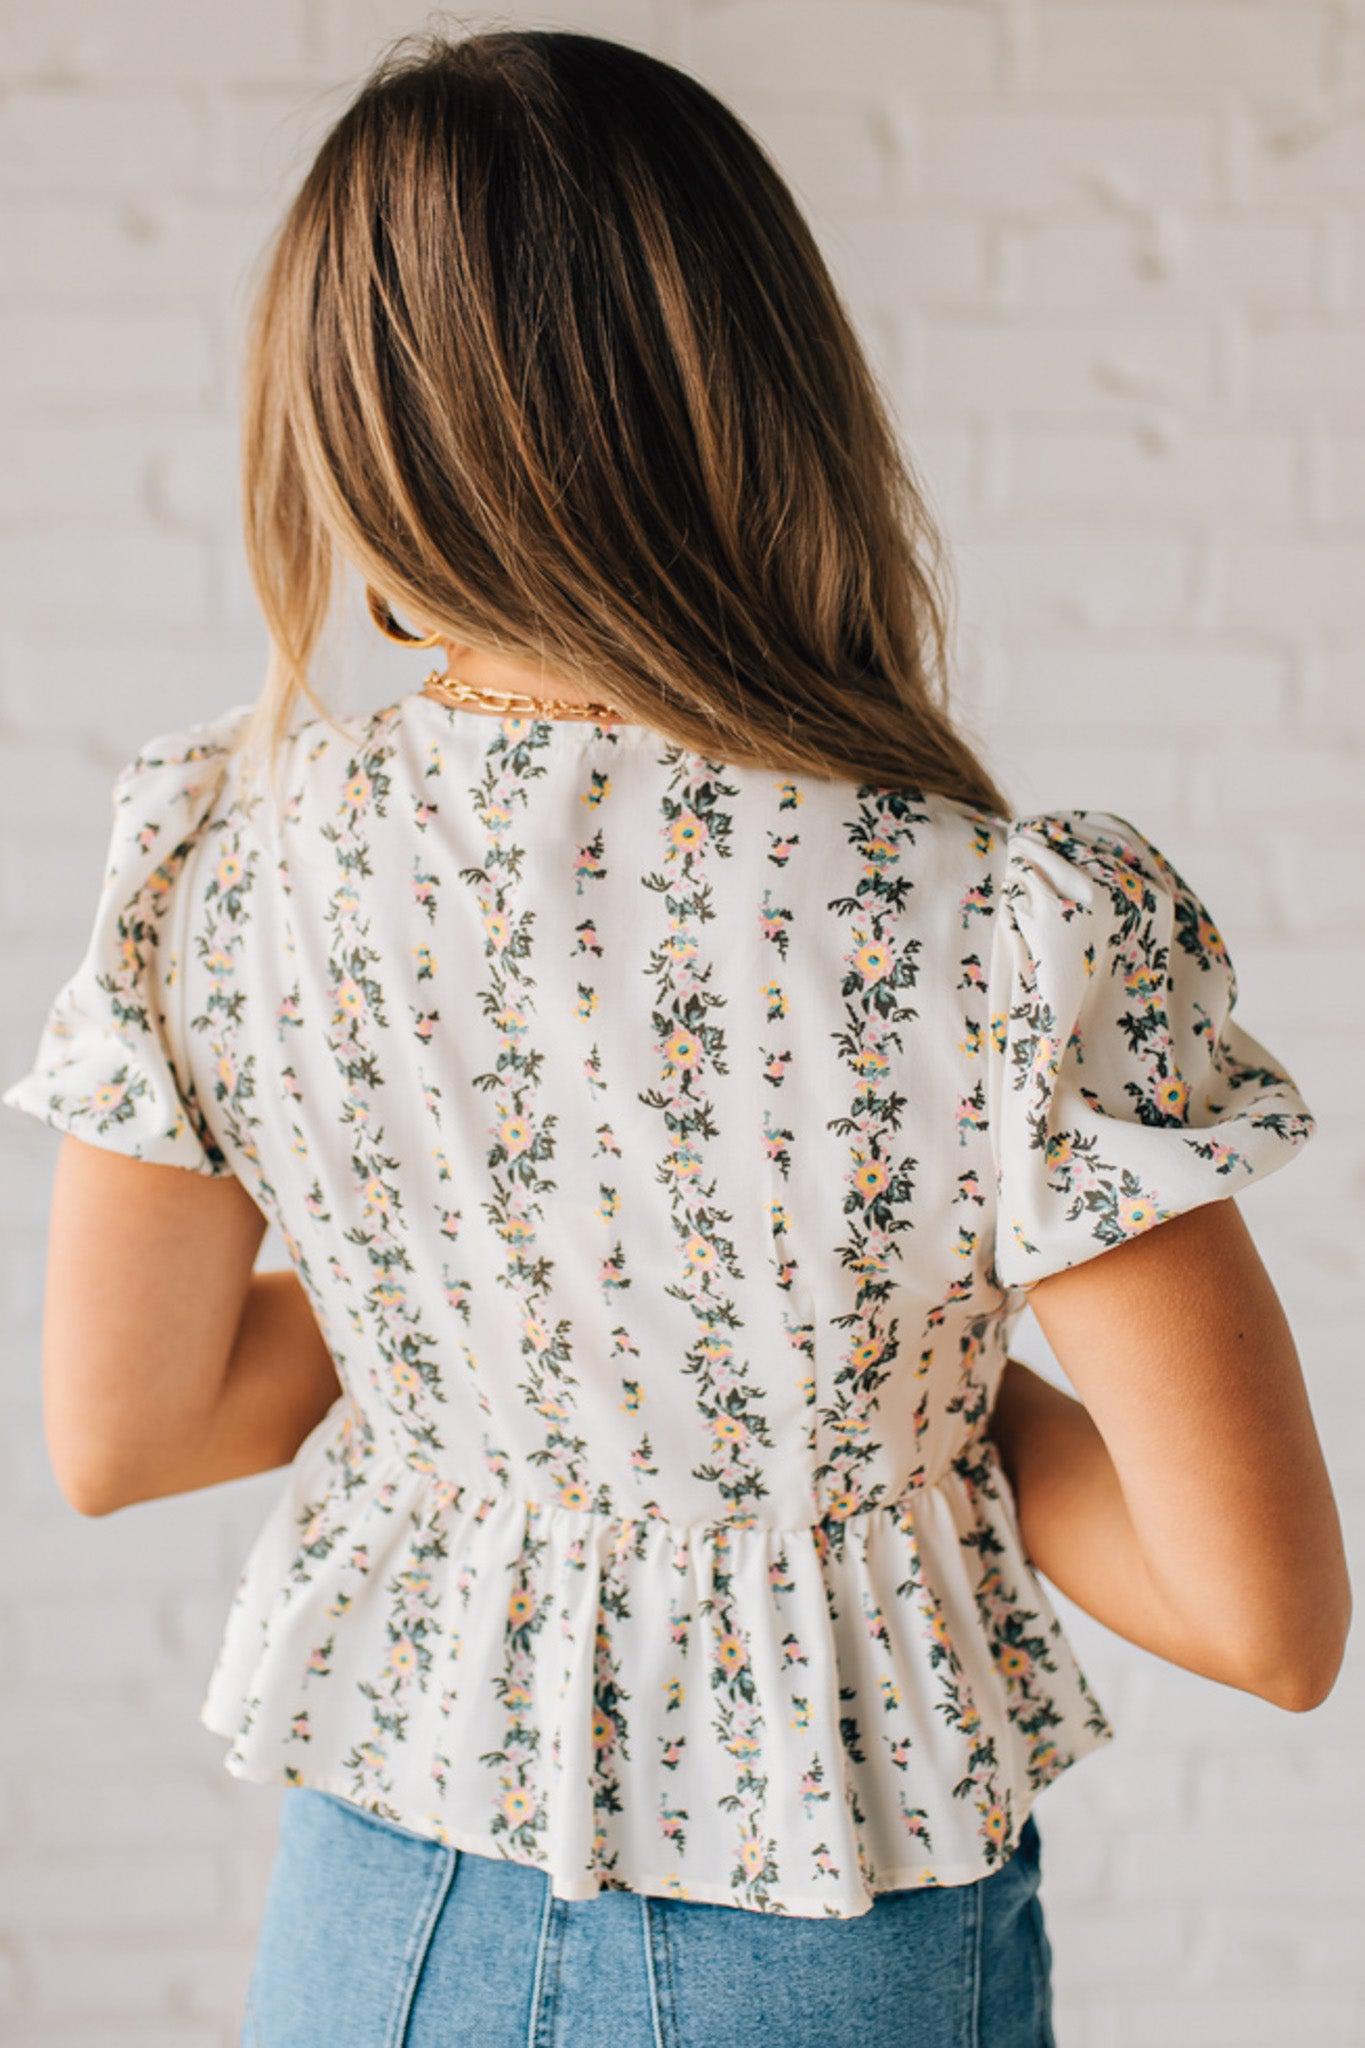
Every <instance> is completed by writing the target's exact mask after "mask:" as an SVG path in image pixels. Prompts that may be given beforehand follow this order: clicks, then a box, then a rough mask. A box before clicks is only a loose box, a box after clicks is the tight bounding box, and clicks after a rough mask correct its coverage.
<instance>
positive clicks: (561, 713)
mask: <svg viewBox="0 0 1365 2048" xmlns="http://www.w3.org/2000/svg"><path fill="white" fill-rule="evenodd" d="M422 694H423V696H426V697H434V698H435V700H436V702H437V703H438V704H452V705H460V704H477V705H479V706H481V707H482V708H483V709H484V710H485V711H507V712H511V713H512V714H513V715H520V714H523V713H525V714H526V715H528V716H530V717H532V718H582V719H592V720H593V721H594V722H595V723H596V724H597V725H616V724H618V723H619V722H620V720H621V713H620V712H619V711H614V710H613V709H612V707H611V706H610V705H609V704H595V703H587V704H584V703H582V702H575V701H574V700H572V699H570V698H561V697H527V696H524V695H522V694H521V693H520V692H519V691H506V692H504V691H501V690H485V689H481V688H480V687H479V685H478V684H477V683H465V682H461V680H460V678H459V677H458V676H453V675H452V674H451V673H450V671H449V669H446V670H444V671H442V670H441V669H438V668H434V669H433V670H432V671H431V674H430V675H429V676H428V677H427V678H426V681H425V682H424V683H423V684H422Z"/></svg>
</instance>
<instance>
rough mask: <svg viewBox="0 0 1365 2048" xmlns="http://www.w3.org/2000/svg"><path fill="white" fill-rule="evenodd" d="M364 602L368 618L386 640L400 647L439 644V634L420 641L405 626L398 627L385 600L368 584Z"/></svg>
mask: <svg viewBox="0 0 1365 2048" xmlns="http://www.w3.org/2000/svg"><path fill="white" fill-rule="evenodd" d="M365 602H366V604H367V605H368V606H369V612H370V617H371V618H372V619H373V620H374V622H375V624H376V626H378V628H379V630H380V632H381V633H382V634H383V635H384V638H385V639H386V640H395V641H397V643H398V645H399V646H400V647H436V646H438V645H439V644H440V641H441V638H442V636H441V634H439V633H428V634H427V636H426V638H425V639H422V638H420V637H419V635H418V634H416V633H409V632H408V630H407V628H406V627H405V626H400V625H399V623H398V621H397V619H396V618H395V617H394V615H393V613H392V612H391V611H390V610H389V607H388V602H387V600H386V599H385V598H383V597H381V596H380V594H379V592H378V591H377V590H375V589H374V588H373V587H372V585H370V584H368V583H367V584H366V585H365Z"/></svg>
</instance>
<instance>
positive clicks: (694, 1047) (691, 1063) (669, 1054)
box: [664, 1030, 701, 1067]
mask: <svg viewBox="0 0 1365 2048" xmlns="http://www.w3.org/2000/svg"><path fill="white" fill-rule="evenodd" d="M664 1058H665V1059H666V1060H667V1061H668V1064H669V1066H670V1067H695V1066H696V1064H697V1061H698V1060H699V1059H700V1058H701V1040H700V1039H699V1038H698V1037H697V1036H696V1034H695V1032H692V1031H681V1030H679V1031H675V1032H674V1033H673V1035H672V1037H671V1038H668V1039H666V1040H665V1041H664Z"/></svg>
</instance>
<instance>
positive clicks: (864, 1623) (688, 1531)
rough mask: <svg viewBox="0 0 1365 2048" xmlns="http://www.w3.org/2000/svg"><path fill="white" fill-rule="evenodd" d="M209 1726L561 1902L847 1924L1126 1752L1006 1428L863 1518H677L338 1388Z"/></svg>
mask: <svg viewBox="0 0 1365 2048" xmlns="http://www.w3.org/2000/svg"><path fill="white" fill-rule="evenodd" d="M955 1613H956V1614H972V1615H974V1616H975V1618H976V1622H977V1624H978V1625H977V1626H975V1627H973V1628H971V1629H965V1628H959V1629H957V1630H954V1629H953V1627H952V1625H951V1624H950V1621H949V1616H950V1615H952V1614H955ZM343 1646H344V1654H343ZM343 1674H344V1675H343ZM873 1703H875V1704H873ZM855 1705H856V1706H859V1708H860V1710H859V1711H857V1712H854V1711H853V1708H854V1706H855ZM199 1718H200V1720H201V1722H202V1723H203V1725H204V1726H205V1727H207V1728H208V1729H210V1730H211V1731H212V1732H214V1733H215V1734H218V1735H220V1736H222V1737H224V1738H226V1739H227V1740H228V1743H229V1748H228V1750H227V1752H226V1754H225V1756H224V1759H223V1762H224V1766H225V1768H226V1769H227V1770H228V1771H229V1772H230V1773H231V1774H232V1775H233V1776H235V1777H238V1778H243V1779H248V1780H252V1781H254V1782H257V1783H262V1784H281V1785H309V1786H313V1787H315V1788H317V1789H319V1790H322V1791H326V1792H330V1793H332V1794H334V1795H337V1796H339V1797H341V1798H343V1799H346V1800H349V1801H351V1802H352V1803H354V1804H356V1805H358V1806H361V1807H363V1808H365V1809H366V1810H368V1811H370V1812H372V1813H374V1814H375V1815H377V1816H379V1817H380V1818H383V1819H386V1820H389V1821H392V1822H394V1823H395V1824H397V1825H398V1826H400V1827H404V1828H406V1829H408V1830H409V1831H410V1832H412V1833H415V1834H418V1835H421V1836H424V1837H427V1838H429V1839H432V1840H434V1841H437V1842H440V1843H443V1844H445V1845H447V1846H448V1847H451V1848H453V1849H457V1850H464V1851H467V1852H469V1853H471V1854H477V1855H485V1856H494V1857H504V1858H510V1859H512V1860H513V1861H517V1862H523V1863H527V1864H531V1865H534V1866H537V1867H539V1868H542V1869H544V1870H545V1871H546V1873H547V1875H548V1877H549V1879H550V1885H551V1890H552V1892H553V1894H554V1896H555V1897H556V1898H560V1899H564V1900H581V1899H587V1898H591V1897H594V1896H595V1895H596V1894H597V1893H599V1892H601V1891H604V1890H611V1889H622V1890H629V1891H634V1892H638V1893H644V1894H647V1895H653V1896H658V1897H671V1898H683V1899H692V1900H697V1901H701V1902H705V1903H716V1904H724V1905H731V1906H739V1907H746V1908H748V1909H750V1910H754V1911H760V1912H780V1913H788V1914H793V1915H797V1916H807V1917H814V1916H831V1917H837V1918H854V1917H857V1916H858V1915H860V1914H862V1913H864V1912H866V1911H867V1910H868V1909H869V1908H870V1906H871V1904H872V1902H873V1899H874V1898H875V1896H876V1895H877V1893H878V1892H881V1891H886V1890H892V1889H901V1888H904V1887H907V1886H914V1885H958V1884H966V1883H970V1882H973V1881H974V1880H976V1879H978V1878H980V1877H983V1876H985V1875H987V1874H989V1872H990V1871H991V1870H993V1869H995V1868H998V1867H999V1865H1000V1864H1001V1863H1003V1862H1004V1861H1005V1860H1006V1859H1007V1858H1008V1857H1009V1856H1010V1855H1011V1854H1012V1853H1013V1851H1014V1849H1015V1848H1016V1847H1017V1844H1018V1838H1019V1832H1020V1830H1021V1829H1022V1827H1023V1824H1024V1821H1025V1820H1026V1819H1027V1817H1028V1814H1029V1812H1030V1810H1031V1808H1032V1805H1033V1802H1034V1800H1035V1798H1036V1797H1037V1794H1038V1793H1039V1792H1040V1791H1041V1790H1042V1789H1043V1787H1044V1786H1045V1785H1047V1784H1048V1783H1050V1782H1051V1781H1052V1780H1053V1779H1054V1778H1056V1777H1057V1776H1059V1775H1060V1774H1061V1773H1062V1772H1063V1771H1064V1770H1066V1769H1068V1768H1069V1767H1070V1766H1071V1765H1072V1764H1074V1763H1075V1762H1077V1761H1079V1760H1080V1759H1081V1758H1082V1757H1083V1756H1085V1755H1087V1754H1088V1753H1090V1752H1091V1751H1092V1750H1094V1749H1096V1748H1098V1747H1100V1746H1101V1745H1103V1744H1105V1743H1107V1742H1108V1741H1109V1740H1111V1739H1112V1736H1113V1729H1112V1726H1111V1724H1110V1723H1109V1721H1108V1719H1107V1717H1106V1715H1105V1713H1104V1711H1103V1709H1102V1708H1101V1707H1100V1705H1099V1703H1098V1702H1097V1700H1096V1699H1095V1697H1094V1694H1093V1692H1092V1691H1091V1689H1090V1687H1089V1685H1088V1683H1087V1680H1086V1678H1085V1676H1084V1674H1083V1672H1082V1671H1081V1669H1080V1667H1079V1664H1078V1663H1077V1660H1076V1658H1075V1656H1074V1654H1073V1652H1072V1650H1071V1647H1070V1645H1069V1643H1068V1642H1067V1640H1066V1637H1065V1635H1064V1633H1063V1630H1062V1628H1061V1625H1060V1622H1059V1621H1058V1619H1057V1617H1056V1615H1055V1613H1054V1612H1053V1609H1052V1607H1051V1605H1050V1603H1049V1600H1048V1597H1047V1594H1046V1592H1045V1590H1044V1588H1043V1587H1042V1585H1041V1584H1040V1582H1039V1580H1038V1579H1037V1577H1036V1575H1035V1574H1034V1572H1033V1570H1032V1567H1031V1565H1030V1564H1029V1562H1028V1559H1027V1557H1026V1555H1025V1553H1024V1551H1023V1548H1022V1543H1021V1540H1020V1537H1019V1533H1018V1527H1017V1519H1016V1516H1015V1513H1014V1503H1013V1498H1012V1495H1011V1492H1010V1489H1009V1484H1008V1480H1007V1479H1006V1477H1005V1474H1004V1472H1003V1469H1002V1467H1001V1466H1000V1464H999V1460H998V1456H997V1454H996V1451H995V1447H994V1445H993V1444H992V1442H991V1441H990V1439H989V1438H988V1437H985V1436H978V1437H976V1438H975V1439H973V1440H972V1441H971V1442H969V1443H968V1444H967V1445H966V1446H965V1447H964V1448H963V1450H962V1451H961V1453H960V1454H959V1455H958V1456H957V1457H956V1458H955V1459H954V1460H953V1462H952V1464H951V1465H950V1466H949V1467H948V1468H947V1469H946V1470H945V1471H944V1472H943V1473H942V1474H941V1475H940V1476H939V1477H938V1478H937V1479H935V1480H933V1481H931V1482H930V1483H929V1484H926V1485H920V1486H917V1487H915V1488H914V1489H912V1490H910V1491H909V1492H907V1493H906V1494H904V1495H902V1497H901V1498H900V1500H898V1501H896V1502H895V1503H892V1504H890V1505H882V1506H877V1507H870V1508H869V1507H863V1508H861V1509H859V1511H858V1512H857V1513H855V1514H853V1515H850V1516H849V1517H848V1518H847V1519H845V1520H842V1521H839V1520H833V1519H831V1518H829V1517H826V1518H825V1519H824V1520H823V1521H820V1522H816V1523H812V1524H809V1525H806V1526H799V1527H796V1528H777V1527H772V1526H767V1525H764V1524H760V1523H757V1522H754V1523H751V1524H749V1525H740V1524H736V1523H733V1522H731V1523H719V1522H710V1523H698V1524H682V1523H675V1522H667V1521H663V1520H659V1519H655V1518H652V1517H645V1518H634V1519H632V1518H626V1517H616V1516H611V1515H606V1514H602V1513H598V1512H596V1511H590V1510H587V1509H583V1508H579V1507H565V1506H561V1505H559V1504H557V1503H556V1504H553V1505H551V1504H547V1503H544V1502H539V1501H534V1500H530V1499H526V1498H518V1497H515V1496H513V1495H511V1494H510V1493H508V1494H504V1493H499V1494H496V1495H490V1494H478V1493H476V1492H475V1491H473V1490H471V1489H469V1488H464V1487H461V1486H460V1485H459V1484H457V1483H456V1482H454V1481H452V1480H451V1479H449V1478H446V1477H443V1476H439V1475H435V1474H433V1473H431V1472H429V1471H422V1470H419V1469H416V1468H415V1466H414V1464H413V1463H412V1462H411V1459H410V1458H409V1457H408V1456H406V1455H404V1454H403V1453H401V1452H399V1451H396V1450H394V1449H392V1448H391V1447H389V1446H386V1445H384V1444H383V1443H381V1442H380V1441H379V1440H377V1439H375V1438H374V1437H373V1436H372V1435H370V1434H368V1433H367V1432H366V1431H365V1429H364V1425H363V1423H362V1421H361V1418H360V1416H359V1414H358V1411H357V1410H356V1409H355V1408H354V1407H353V1406H352V1405H351V1404H350V1403H349V1401H348V1400H347V1399H346V1398H345V1397H343V1398H342V1400H341V1401H339V1402H338V1403H337V1404H336V1406H335V1407H334V1408H333V1409H332V1410H330V1411H329V1413H328V1415H327V1416H325V1417H324V1418H323V1420H322V1422H321V1423H320V1424H319V1425H318V1427H317V1428H316V1429H315V1430H314V1432H313V1433H312V1435H311V1436H310V1437H309V1439H308V1440H307V1441H306V1443H305V1444H304V1445H303V1447H302V1448H301V1450H300V1452H299V1454H298V1457H297V1459H296V1460H295V1462H294V1464H293V1465H292V1466H291V1467H290V1468H289V1472H288V1475H287V1479H286V1483H285V1486H284V1488H283V1490H282V1492H281V1494H280V1496H279V1498H278V1500H277V1501H276V1503H275V1504H274V1506H273V1508H272V1509H271V1511H270V1512H269V1514H268V1515H267V1517H266V1520H265V1522H264V1524H263V1526H262V1528H261V1530H260V1531H259V1533H258V1535H257V1538H256V1540H255V1542H254V1544H253V1545H252V1548H251V1550H250V1553H249V1555H248V1557H247V1559H246V1562H245V1565H244V1567H243V1569H242V1571H241V1574H240V1576H239V1579H238V1582H237V1586H236V1589H235V1591H234V1594H233V1599H232V1604H231V1607H230V1610H229V1613H228V1617H227V1622H226V1626H225V1629H224V1633H223V1637H222V1642H221V1645H220V1648H219V1652H218V1656H217V1659H216V1662H215V1665H214V1668H213V1672H212V1675H211V1677H210V1680H209V1684H208V1688H207V1691H206V1694H205V1697H204V1700H203V1703H202V1706H201V1708H200V1715H199Z"/></svg>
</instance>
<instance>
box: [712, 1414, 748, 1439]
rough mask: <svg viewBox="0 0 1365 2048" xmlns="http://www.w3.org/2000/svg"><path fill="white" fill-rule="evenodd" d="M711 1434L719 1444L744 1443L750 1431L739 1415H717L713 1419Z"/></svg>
mask: <svg viewBox="0 0 1365 2048" xmlns="http://www.w3.org/2000/svg"><path fill="white" fill-rule="evenodd" d="M711 1434H712V1436H713V1437H714V1438H715V1439H716V1442H717V1443H718V1444H742V1443H744V1442H745V1440H746V1439H747V1437H748V1434H749V1432H748V1430H747V1429H746V1428H745V1426H744V1424H743V1423H742V1422H741V1421H740V1419H739V1417H738V1416H737V1415H716V1416H713V1417H712V1420H711Z"/></svg>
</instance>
